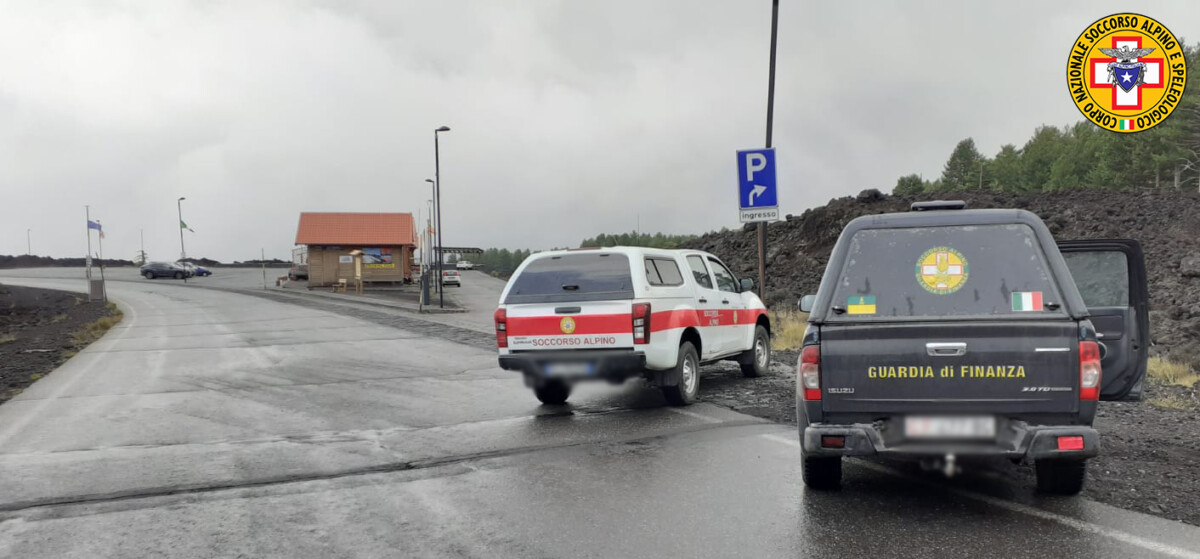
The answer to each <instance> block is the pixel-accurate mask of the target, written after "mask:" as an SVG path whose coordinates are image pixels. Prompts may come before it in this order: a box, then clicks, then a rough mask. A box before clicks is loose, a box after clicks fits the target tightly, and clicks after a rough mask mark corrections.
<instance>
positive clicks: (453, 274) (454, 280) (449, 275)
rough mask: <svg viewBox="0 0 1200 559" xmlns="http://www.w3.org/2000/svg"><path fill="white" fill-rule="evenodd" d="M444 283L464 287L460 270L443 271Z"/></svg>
mask: <svg viewBox="0 0 1200 559" xmlns="http://www.w3.org/2000/svg"><path fill="white" fill-rule="evenodd" d="M442 285H453V286H454V287H462V277H461V276H459V274H458V270H445V271H443V272H442Z"/></svg>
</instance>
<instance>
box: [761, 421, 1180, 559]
mask: <svg viewBox="0 0 1200 559" xmlns="http://www.w3.org/2000/svg"><path fill="white" fill-rule="evenodd" d="M759 436H760V437H762V438H764V439H769V440H772V441H775V442H777V443H783V444H786V445H789V446H793V447H796V448H799V447H800V440H799V439H798V438H797V439H792V438H789V437H784V436H781V435H775V434H767V435H759ZM854 463H855V465H858V466H862V467H864V468H867V469H869V470H874V471H876V472H879V473H883V474H889V475H892V476H895V477H899V478H902V479H904V480H905V481H911V482H914V483H920V484H922V485H926V486H934V484H932V483H930V482H928V481H926V480H923V479H920V478H917V477H914V476H910V475H908V474H905V473H903V472H900V471H897V470H894V469H892V468H889V467H887V466H884V465H881V464H876V463H874V462H868V461H865V460H855V461H854ZM936 487H937V488H938V489H942V490H945V491H949V492H951V493H954V494H956V495H959V496H961V497H966V498H968V499H973V500H976V501H980V502H983V503H987V504H989V505H992V506H995V507H1000V508H1002V509H1005V510H1008V511H1011V512H1016V513H1020V514H1025V515H1029V516H1033V517H1037V518H1041V519H1043V520H1050V521H1052V522H1057V523H1059V524H1062V525H1064V526H1068V527H1070V528H1074V529H1076V530H1079V531H1082V532H1088V533H1091V534H1095V535H1097V536H1104V537H1106V538H1112V539H1114V540H1117V541H1119V542H1122V543H1127V544H1129V545H1133V546H1137V547H1140V548H1142V549H1148V550H1150V551H1155V552H1158V553H1162V554H1163V555H1170V556H1172V557H1180V558H1182V559H1200V553H1197V552H1195V551H1190V550H1187V549H1183V548H1180V547H1175V546H1173V545H1167V544H1164V543H1159V542H1156V541H1152V540H1148V539H1146V538H1143V537H1141V536H1135V535H1133V534H1130V533H1128V532H1122V531H1120V530H1115V529H1113V528H1109V527H1107V526H1100V525H1098V524H1092V523H1091V522H1085V521H1083V520H1079V519H1077V518H1071V517H1069V516H1064V515H1061V514H1058V513H1054V512H1050V511H1046V510H1042V509H1039V508H1036V507H1031V506H1029V505H1023V504H1021V503H1014V502H1012V501H1007V500H1004V499H1000V498H997V497H992V496H990V495H984V494H982V493H976V492H974V491H968V490H966V489H959V488H957V487H944V486H936Z"/></svg>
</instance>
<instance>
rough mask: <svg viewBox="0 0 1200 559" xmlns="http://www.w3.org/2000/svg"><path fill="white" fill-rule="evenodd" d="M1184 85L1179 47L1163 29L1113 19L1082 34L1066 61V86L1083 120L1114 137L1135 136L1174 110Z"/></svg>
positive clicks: (1134, 17)
mask: <svg viewBox="0 0 1200 559" xmlns="http://www.w3.org/2000/svg"><path fill="white" fill-rule="evenodd" d="M1186 83H1187V63H1186V62H1185V60H1184V54H1183V46H1182V45H1180V44H1179V41H1178V40H1177V39H1176V38H1175V35H1173V34H1171V31H1170V30H1168V29H1167V28H1166V26H1164V25H1163V24H1161V23H1159V22H1157V21H1155V20H1154V19H1152V18H1149V17H1146V16H1144V15H1141V14H1113V15H1111V16H1106V17H1103V18H1100V19H1098V20H1096V21H1095V22H1093V23H1092V24H1091V25H1089V26H1088V27H1087V29H1084V31H1083V33H1082V34H1081V35H1079V38H1078V39H1076V40H1075V44H1074V46H1072V47H1071V54H1070V56H1069V57H1068V59H1067V87H1068V89H1070V92H1071V98H1072V99H1073V100H1074V101H1075V106H1076V107H1078V108H1079V111H1080V112H1082V113H1083V116H1085V117H1087V119H1088V120H1090V121H1092V123H1093V124H1095V125H1096V126H1099V127H1101V128H1104V129H1106V130H1112V131H1113V132H1120V133H1128V132H1140V131H1142V130H1147V129H1149V128H1153V127H1154V126H1156V125H1158V123H1160V122H1162V121H1163V120H1164V119H1166V118H1167V117H1168V116H1170V115H1171V112H1172V111H1174V110H1175V107H1176V106H1178V105H1179V101H1180V99H1182V98H1183V87H1184V84H1186Z"/></svg>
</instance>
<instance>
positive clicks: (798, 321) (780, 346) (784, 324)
mask: <svg viewBox="0 0 1200 559" xmlns="http://www.w3.org/2000/svg"><path fill="white" fill-rule="evenodd" d="M807 328H808V313H803V312H800V311H775V312H772V313H771V332H772V334H773V335H772V339H771V349H772V350H773V351H783V350H796V349H800V346H801V344H802V343H803V342H804V330H805V329H807Z"/></svg>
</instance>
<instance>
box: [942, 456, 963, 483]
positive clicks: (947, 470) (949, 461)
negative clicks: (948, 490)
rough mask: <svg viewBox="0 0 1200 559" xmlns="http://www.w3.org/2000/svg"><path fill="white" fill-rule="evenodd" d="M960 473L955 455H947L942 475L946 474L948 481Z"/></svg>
mask: <svg viewBox="0 0 1200 559" xmlns="http://www.w3.org/2000/svg"><path fill="white" fill-rule="evenodd" d="M959 471H960V470H959V467H958V465H957V464H955V463H954V454H953V453H950V454H947V455H946V460H945V462H944V463H943V464H942V473H943V474H945V475H946V478H947V479H948V478H952V477H954V474H957V473H958V472H959Z"/></svg>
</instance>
